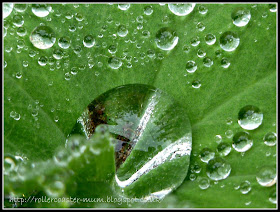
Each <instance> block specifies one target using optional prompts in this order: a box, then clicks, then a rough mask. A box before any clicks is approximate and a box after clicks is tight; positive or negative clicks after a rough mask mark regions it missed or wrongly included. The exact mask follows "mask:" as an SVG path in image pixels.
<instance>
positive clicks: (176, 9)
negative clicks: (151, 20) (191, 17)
mask: <svg viewBox="0 0 280 212" xmlns="http://www.w3.org/2000/svg"><path fill="white" fill-rule="evenodd" d="M194 7H195V3H191V4H168V8H169V10H170V11H171V12H172V13H174V14H175V15H177V16H186V15H188V14H190V13H191V12H192V11H193V9H194Z"/></svg>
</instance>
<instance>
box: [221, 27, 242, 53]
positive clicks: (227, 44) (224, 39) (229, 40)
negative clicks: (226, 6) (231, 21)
mask: <svg viewBox="0 0 280 212" xmlns="http://www.w3.org/2000/svg"><path fill="white" fill-rule="evenodd" d="M239 43H240V39H239V37H238V35H237V34H236V33H235V32H231V31H228V32H224V33H223V34H222V35H221V37H220V46H221V48H222V49H223V50H224V51H227V52H231V51H234V50H235V49H236V48H237V47H238V46H239Z"/></svg>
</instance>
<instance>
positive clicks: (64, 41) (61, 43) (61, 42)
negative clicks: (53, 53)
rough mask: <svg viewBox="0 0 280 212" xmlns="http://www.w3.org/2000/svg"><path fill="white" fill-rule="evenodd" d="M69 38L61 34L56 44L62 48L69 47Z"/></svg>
mask: <svg viewBox="0 0 280 212" xmlns="http://www.w3.org/2000/svg"><path fill="white" fill-rule="evenodd" d="M70 44H71V40H70V38H69V37H67V36H63V37H61V38H59V40H58V46H59V47H60V48H62V49H68V48H69V47H70Z"/></svg>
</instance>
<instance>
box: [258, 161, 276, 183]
mask: <svg viewBox="0 0 280 212" xmlns="http://www.w3.org/2000/svg"><path fill="white" fill-rule="evenodd" d="M256 179H257V182H258V183H259V184H260V185H261V186H264V187H270V186H273V185H274V184H275V183H276V181H277V174H276V168H275V167H273V166H263V167H262V168H261V169H260V170H259V172H258V174H257V176H256Z"/></svg>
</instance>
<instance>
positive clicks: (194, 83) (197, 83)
mask: <svg viewBox="0 0 280 212" xmlns="http://www.w3.org/2000/svg"><path fill="white" fill-rule="evenodd" d="M192 87H193V88H200V87H201V83H200V81H199V80H194V81H192Z"/></svg>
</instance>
